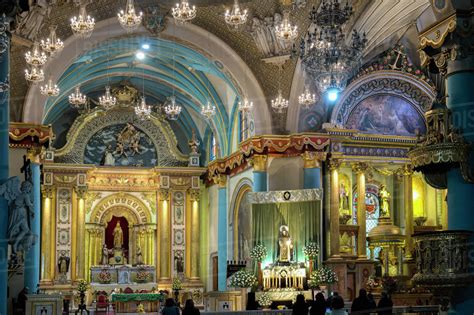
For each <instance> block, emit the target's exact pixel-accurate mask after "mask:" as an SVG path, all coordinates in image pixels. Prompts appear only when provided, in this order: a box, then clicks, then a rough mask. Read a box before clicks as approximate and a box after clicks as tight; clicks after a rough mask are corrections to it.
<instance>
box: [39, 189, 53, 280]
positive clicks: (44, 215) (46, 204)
mask: <svg viewBox="0 0 474 315" xmlns="http://www.w3.org/2000/svg"><path fill="white" fill-rule="evenodd" d="M41 193H42V204H43V206H42V207H41V208H42V209H41V210H42V211H41V282H44V283H48V282H51V281H52V280H53V275H52V274H51V259H52V257H51V251H52V250H54V249H53V248H51V239H52V235H51V231H52V229H51V225H53V226H54V225H55V224H54V222H53V221H52V220H51V217H52V212H53V211H54V210H53V205H54V203H53V196H54V193H55V190H54V188H53V187H52V186H45V185H42V187H41Z"/></svg>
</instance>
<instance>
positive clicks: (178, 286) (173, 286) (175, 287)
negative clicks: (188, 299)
mask: <svg viewBox="0 0 474 315" xmlns="http://www.w3.org/2000/svg"><path fill="white" fill-rule="evenodd" d="M182 288H183V284H182V283H181V280H180V279H179V278H173V283H172V284H171V289H173V291H178V290H181V289H182Z"/></svg>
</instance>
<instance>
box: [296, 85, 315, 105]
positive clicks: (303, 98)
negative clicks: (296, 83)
mask: <svg viewBox="0 0 474 315" xmlns="http://www.w3.org/2000/svg"><path fill="white" fill-rule="evenodd" d="M298 103H299V104H300V105H301V106H302V107H303V108H304V109H308V108H309V107H310V106H311V105H313V104H314V103H316V94H311V92H310V91H309V86H307V85H306V87H305V89H304V92H303V94H301V95H300V96H299V97H298Z"/></svg>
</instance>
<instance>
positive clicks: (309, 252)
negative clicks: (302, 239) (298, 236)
mask: <svg viewBox="0 0 474 315" xmlns="http://www.w3.org/2000/svg"><path fill="white" fill-rule="evenodd" d="M303 253H304V255H305V256H306V257H308V258H309V259H311V260H313V259H315V258H317V257H318V255H319V245H318V244H316V243H309V244H308V245H306V246H303Z"/></svg>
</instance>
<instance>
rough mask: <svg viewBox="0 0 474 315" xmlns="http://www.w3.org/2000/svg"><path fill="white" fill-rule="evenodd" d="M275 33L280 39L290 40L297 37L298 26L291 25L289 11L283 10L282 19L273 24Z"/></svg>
mask: <svg viewBox="0 0 474 315" xmlns="http://www.w3.org/2000/svg"><path fill="white" fill-rule="evenodd" d="M275 35H276V37H277V38H279V39H280V40H282V41H285V42H291V41H293V40H295V39H296V37H298V26H297V25H291V22H290V11H285V12H283V21H282V22H281V24H280V25H277V26H275Z"/></svg>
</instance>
